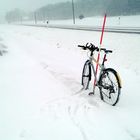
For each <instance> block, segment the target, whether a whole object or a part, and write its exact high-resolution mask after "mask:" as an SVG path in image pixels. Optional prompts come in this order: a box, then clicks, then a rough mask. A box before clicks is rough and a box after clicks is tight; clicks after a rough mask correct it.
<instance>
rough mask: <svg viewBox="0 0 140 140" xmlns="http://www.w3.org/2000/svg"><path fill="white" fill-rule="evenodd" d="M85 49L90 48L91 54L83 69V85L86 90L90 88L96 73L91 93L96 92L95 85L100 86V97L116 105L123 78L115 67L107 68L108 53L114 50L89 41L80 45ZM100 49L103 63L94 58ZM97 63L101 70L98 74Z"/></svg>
mask: <svg viewBox="0 0 140 140" xmlns="http://www.w3.org/2000/svg"><path fill="white" fill-rule="evenodd" d="M78 47H81V48H82V49H83V50H89V52H90V55H89V59H88V60H87V61H86V62H85V64H84V67H83V71H82V82H81V84H82V86H83V89H84V90H87V89H88V88H89V83H90V82H91V79H92V75H94V83H93V92H90V93H89V95H92V94H94V93H95V87H98V88H99V93H100V98H101V100H103V101H104V102H106V103H108V104H110V105H112V106H115V105H116V104H117V103H118V101H119V97H120V93H121V87H122V86H121V80H120V76H119V74H118V73H117V71H116V70H114V69H113V68H105V62H106V61H107V54H109V53H112V52H113V51H112V50H107V49H106V48H99V47H95V46H94V45H93V44H92V43H90V44H89V43H87V44H86V45H84V46H83V45H78ZM95 51H96V52H98V53H99V51H100V53H101V52H103V58H102V59H101V61H102V63H101V64H100V63H99V61H97V60H96V59H95V58H94V54H95V53H94V52H95ZM93 62H95V64H97V65H98V66H99V68H100V72H99V74H98V76H97V73H96V70H95V66H94V63H93Z"/></svg>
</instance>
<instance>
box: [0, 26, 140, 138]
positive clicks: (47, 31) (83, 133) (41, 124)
mask: <svg viewBox="0 0 140 140" xmlns="http://www.w3.org/2000/svg"><path fill="white" fill-rule="evenodd" d="M99 38H100V32H89V31H75V30H63V29H51V28H40V27H38V28H36V27H25V26H16V25H0V44H1V46H2V45H4V46H5V47H6V48H5V49H6V50H7V51H8V52H7V53H4V55H3V56H0V64H1V65H0V79H1V80H0V89H1V92H0V97H1V98H0V110H1V113H0V139H1V140H20V139H25V140H39V139H41V140H55V139H57V140H72V139H78V140H83V139H84V140H93V139H94V140H105V139H107V140H112V139H113V140H138V139H140V123H139V117H140V109H139V106H140V102H139V98H140V94H139V86H140V85H139V83H140V68H139V66H140V57H139V54H140V49H139V46H140V42H139V40H140V36H139V35H135V34H115V33H105V35H104V40H103V47H107V48H108V49H112V50H113V53H112V54H109V55H108V63H106V66H107V67H113V68H115V69H116V70H117V71H118V72H119V74H120V76H121V79H122V87H123V88H122V91H121V97H120V101H119V103H118V104H117V106H115V107H112V106H110V105H108V104H106V103H104V102H103V101H101V100H100V97H99V94H98V89H96V92H97V93H96V94H95V95H94V96H92V97H91V96H88V93H89V91H80V89H81V84H80V82H81V81H80V80H81V71H82V67H83V63H84V62H85V60H86V59H87V52H85V51H82V50H80V49H79V48H78V47H77V45H78V44H85V43H87V42H93V43H94V44H95V45H99Z"/></svg>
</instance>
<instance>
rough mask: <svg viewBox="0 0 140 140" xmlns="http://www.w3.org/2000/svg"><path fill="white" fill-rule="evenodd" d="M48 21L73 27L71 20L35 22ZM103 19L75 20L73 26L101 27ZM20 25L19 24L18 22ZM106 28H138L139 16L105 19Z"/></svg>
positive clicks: (139, 25)
mask: <svg viewBox="0 0 140 140" xmlns="http://www.w3.org/2000/svg"><path fill="white" fill-rule="evenodd" d="M47 21H49V24H50V25H73V20H72V19H68V20H49V19H46V21H45V22H44V21H39V20H37V24H46V25H47ZM102 21H103V17H102V16H98V17H96V16H95V17H86V18H83V19H78V18H76V19H75V25H80V26H102ZM20 23H21V22H20ZM22 23H23V24H35V21H22ZM106 26H108V27H114V26H115V27H140V15H133V16H115V17H107V23H106Z"/></svg>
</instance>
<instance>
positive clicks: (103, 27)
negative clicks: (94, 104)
mask: <svg viewBox="0 0 140 140" xmlns="http://www.w3.org/2000/svg"><path fill="white" fill-rule="evenodd" d="M105 23H106V14H105V16H104V21H103V26H102V34H101V38H100V46H99V53H98V57H97V64H96V71H95V72H96V76H97V72H98V66H99V60H100V48H101V46H102V41H103V36H104V29H105ZM95 83H96V79H95V80H94V87H95Z"/></svg>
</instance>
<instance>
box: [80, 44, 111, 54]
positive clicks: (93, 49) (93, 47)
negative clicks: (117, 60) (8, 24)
mask: <svg viewBox="0 0 140 140" xmlns="http://www.w3.org/2000/svg"><path fill="white" fill-rule="evenodd" d="M78 47H81V48H82V49H83V50H87V49H88V50H90V51H91V52H94V51H97V52H98V51H99V50H100V51H104V52H105V53H112V52H113V51H112V50H107V49H106V48H99V47H95V45H93V44H92V43H90V44H89V43H87V44H86V45H78Z"/></svg>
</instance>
